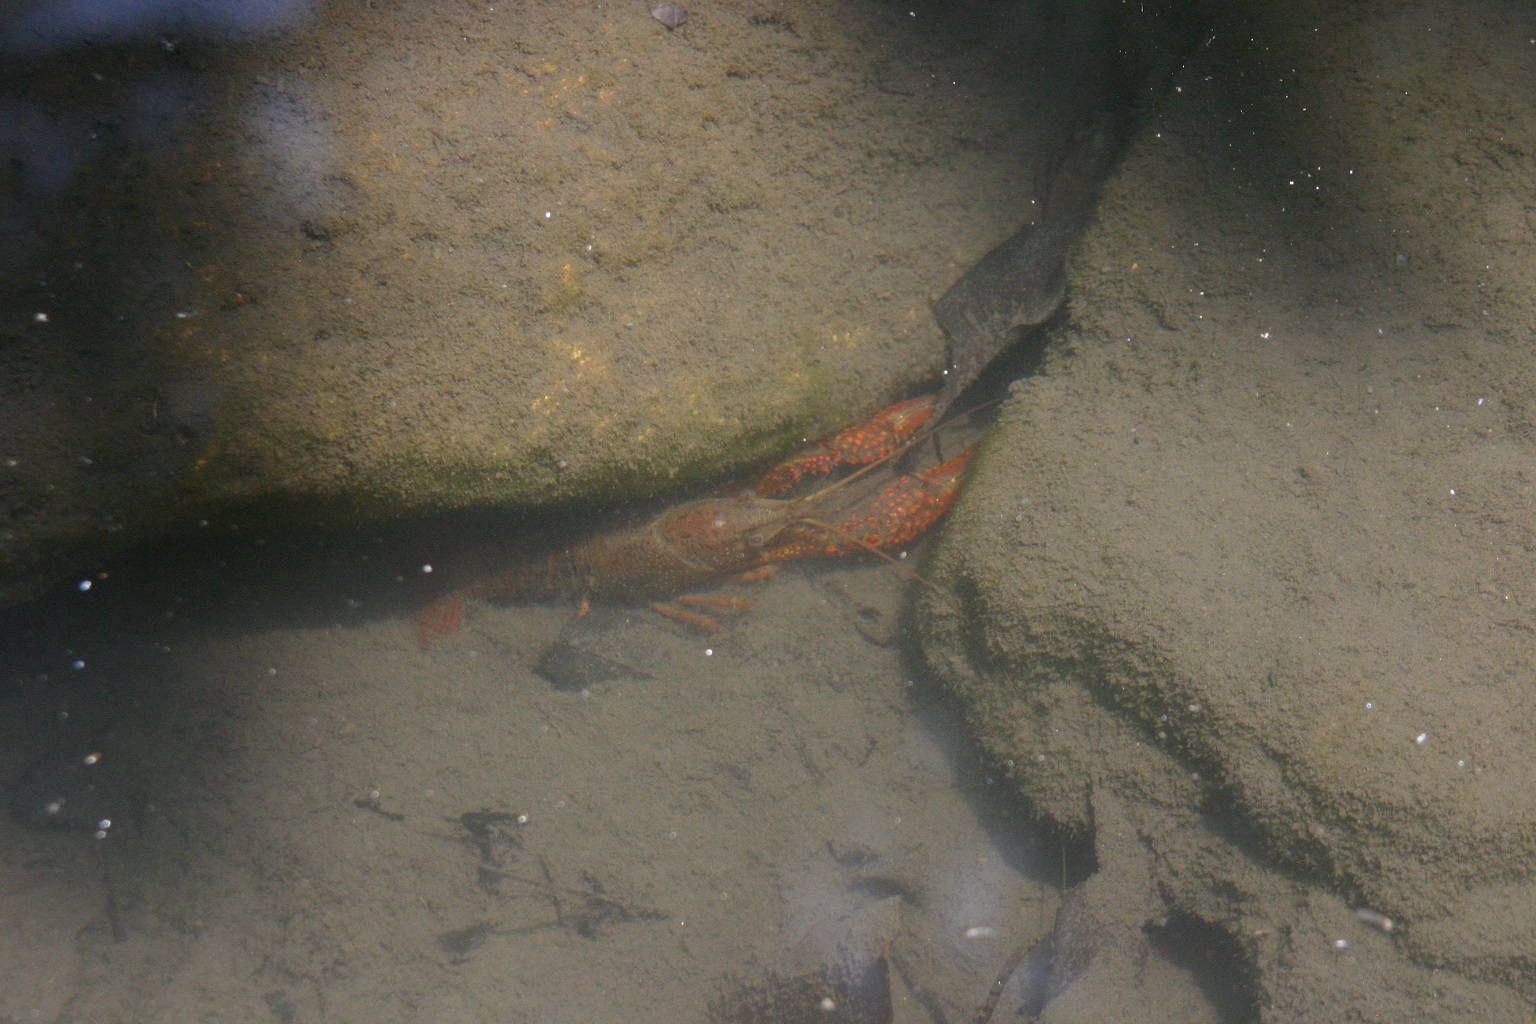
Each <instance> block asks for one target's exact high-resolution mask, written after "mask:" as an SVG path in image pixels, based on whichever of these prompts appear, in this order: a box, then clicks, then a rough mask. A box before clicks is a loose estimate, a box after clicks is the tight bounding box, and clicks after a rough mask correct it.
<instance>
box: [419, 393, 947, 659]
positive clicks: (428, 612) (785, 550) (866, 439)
mask: <svg viewBox="0 0 1536 1024" xmlns="http://www.w3.org/2000/svg"><path fill="white" fill-rule="evenodd" d="M934 408H935V406H934V399H933V398H932V396H925V397H921V398H912V399H908V400H907V401H905V402H898V403H897V404H895V405H893V406H890V407H888V408H886V409H885V410H883V411H882V412H880V413H879V414H878V415H877V416H875V417H874V418H873V419H871V420H869V421H868V422H867V423H863V424H860V425H858V426H856V427H850V428H849V429H847V430H845V431H843V432H842V433H840V434H838V435H836V436H835V437H832V438H830V439H829V440H826V441H823V442H821V443H819V444H816V445H814V446H812V447H811V448H809V449H807V450H806V451H805V452H803V453H801V454H800V455H799V456H797V457H795V458H793V459H790V460H789V461H787V462H784V463H782V464H780V465H778V466H775V467H774V468H772V469H770V470H768V471H767V472H765V473H762V474H759V475H758V476H757V477H755V478H754V479H753V480H752V481H751V482H750V484H749V486H748V487H747V488H745V489H743V490H741V491H740V492H739V493H736V494H734V495H730V496H724V497H718V496H717V497H711V498H701V499H699V500H696V501H688V502H684V503H683V504H681V505H676V506H674V507H672V508H670V509H668V510H667V511H665V512H663V513H661V514H660V515H658V516H656V517H655V518H654V519H652V520H650V521H649V522H647V523H644V524H643V525H641V526H637V527H633V528H631V529H627V530H619V531H616V532H613V533H608V534H603V535H601V536H597V537H593V538H591V539H589V540H587V541H584V542H583V543H580V544H577V545H574V546H573V547H570V548H567V549H565V550H563V551H559V552H555V553H552V554H549V555H545V556H543V557H540V558H535V559H531V560H529V561H526V562H524V563H522V564H519V565H517V566H514V567H513V568H512V569H510V570H508V571H506V572H503V573H500V574H498V575H495V576H492V577H488V578H486V579H483V580H479V581H476V582H474V583H471V584H470V585H469V586H467V587H464V588H463V589H461V590H459V591H456V592H455V593H453V594H450V595H448V596H447V597H445V598H442V599H440V600H438V601H435V602H434V603H432V604H431V605H428V606H427V607H426V608H424V609H423V610H422V611H421V612H420V613H419V614H418V615H417V617H416V621H417V626H418V637H419V639H420V642H421V643H422V645H423V646H425V645H426V644H428V643H430V642H431V641H432V640H433V639H435V638H437V637H441V636H448V635H451V634H453V633H456V632H458V631H459V629H460V627H461V626H462V624H463V619H464V602H465V600H466V599H467V598H473V599H477V600H494V601H506V600H520V599H522V600H539V599H549V598H576V599H578V600H582V601H586V600H588V599H591V598H608V599H615V600H621V601H652V600H656V599H660V598H674V597H677V596H678V595H681V594H686V593H687V592H688V591H690V590H695V589H698V588H701V587H707V586H712V585H715V584H719V583H723V582H726V581H729V580H732V579H742V578H752V577H753V576H754V575H766V574H767V573H768V572H771V571H772V570H773V568H775V567H777V566H778V565H779V564H781V563H783V562H788V561H794V560H797V559H804V558H833V557H837V556H840V555H847V554H853V553H856V552H860V551H886V550H889V549H892V548H899V547H901V546H903V545H905V544H909V543H911V542H912V541H913V540H915V539H917V538H918V537H920V536H921V535H922V534H923V533H924V532H926V531H927V530H929V529H930V528H931V527H933V525H934V524H935V523H937V522H938V521H939V520H940V519H941V518H943V516H944V513H946V512H948V511H949V508H950V506H951V505H953V504H954V503H955V498H956V497H957V496H958V495H959V493H960V477H961V475H962V474H963V473H964V471H965V467H966V466H967V465H968V464H969V463H970V461H971V457H972V455H974V454H975V450H976V446H975V445H974V444H973V445H971V446H970V447H967V448H966V449H964V450H963V451H961V452H960V453H959V454H958V455H956V456H954V457H953V458H951V459H949V460H948V461H946V462H942V463H940V464H938V465H936V466H932V467H929V468H928V469H924V470H919V471H917V472H913V473H909V474H906V475H904V476H898V477H896V478H895V479H894V480H891V481H889V482H888V483H886V484H885V485H884V486H883V487H881V488H880V489H879V490H877V491H876V492H875V493H874V494H873V495H872V496H866V497H864V498H862V499H859V500H854V501H849V500H848V499H847V497H846V494H847V493H848V491H849V485H850V484H851V483H853V482H854V481H855V480H856V479H857V478H859V477H861V476H863V475H864V474H867V473H868V472H869V471H870V470H872V469H875V468H878V467H879V466H882V465H884V464H886V463H888V462H889V461H890V460H891V459H892V458H894V457H895V456H896V455H899V454H901V453H902V452H903V451H906V450H907V449H908V448H909V447H910V446H911V445H912V444H913V443H914V440H915V439H916V438H917V437H918V431H919V430H920V429H921V428H922V427H923V426H924V425H925V424H927V423H928V421H929V420H930V419H932V417H933V413H934ZM839 470H849V471H851V472H850V473H849V475H848V476H846V477H844V478H843V479H841V480H838V481H836V482H834V483H832V484H829V485H827V486H825V487H822V488H821V489H819V490H816V491H814V492H812V493H809V494H805V495H802V496H798V497H793V496H792V497H783V496H782V495H786V494H792V493H793V492H794V491H796V490H799V489H803V484H804V482H805V481H808V480H811V479H814V478H817V477H823V476H826V475H828V474H831V473H833V472H836V471H839ZM694 603H699V602H694ZM651 607H652V608H653V609H654V610H656V611H658V612H662V613H663V614H666V615H670V616H671V617H673V618H681V619H683V620H685V621H689V622H691V623H692V624H693V625H695V626H699V627H700V628H704V629H708V628H709V627H710V625H711V620H709V619H707V618H705V617H704V616H702V615H698V614H695V613H689V612H685V611H682V610H681V609H676V608H671V607H668V606H659V605H654V604H653V605H652V606H651Z"/></svg>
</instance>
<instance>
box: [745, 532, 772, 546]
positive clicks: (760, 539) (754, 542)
mask: <svg viewBox="0 0 1536 1024" xmlns="http://www.w3.org/2000/svg"><path fill="white" fill-rule="evenodd" d="M766 543H768V538H767V537H765V536H763V535H762V534H760V533H749V534H748V535H747V547H750V548H760V547H762V546H763V545H764V544H766Z"/></svg>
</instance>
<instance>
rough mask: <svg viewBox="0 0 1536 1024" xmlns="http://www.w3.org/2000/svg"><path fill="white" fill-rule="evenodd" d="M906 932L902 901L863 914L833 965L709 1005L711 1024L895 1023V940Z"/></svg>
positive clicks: (765, 982)
mask: <svg viewBox="0 0 1536 1024" xmlns="http://www.w3.org/2000/svg"><path fill="white" fill-rule="evenodd" d="M900 931H901V899H900V897H894V896H893V897H891V898H889V899H884V900H881V901H880V902H879V903H876V904H874V905H873V906H871V907H869V908H868V909H866V910H864V911H863V912H861V913H860V914H859V915H858V916H857V917H856V918H855V920H854V923H853V925H852V927H851V928H850V929H849V931H848V935H847V936H846V937H845V938H844V939H843V940H842V942H840V943H838V946H837V954H836V956H835V957H834V958H833V961H832V963H830V964H828V965H826V966H824V967H822V968H821V969H820V970H817V971H812V972H810V973H808V974H797V975H794V976H791V977H782V976H779V975H776V974H773V973H769V974H768V975H767V976H766V977H765V978H763V979H762V980H761V981H757V982H752V983H750V984H746V985H741V986H739V987H737V988H736V989H735V990H733V991H732V992H730V993H728V994H727V995H725V996H723V997H722V998H720V999H718V1000H716V1001H715V1002H712V1003H711V1004H710V1005H709V1020H710V1021H711V1024H891V1021H892V1020H893V1019H894V1018H895V1008H894V1005H893V1003H892V1001H891V965H890V956H889V954H890V949H891V943H892V942H894V941H895V940H896V936H897V934H898V933H899V932H900Z"/></svg>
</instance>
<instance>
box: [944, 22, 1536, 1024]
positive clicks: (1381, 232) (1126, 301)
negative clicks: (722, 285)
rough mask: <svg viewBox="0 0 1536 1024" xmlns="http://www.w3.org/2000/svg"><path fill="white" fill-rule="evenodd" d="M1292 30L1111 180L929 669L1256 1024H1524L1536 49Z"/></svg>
mask: <svg viewBox="0 0 1536 1024" xmlns="http://www.w3.org/2000/svg"><path fill="white" fill-rule="evenodd" d="M1268 10H1269V11H1270V12H1271V13H1270V16H1268V17H1266V18H1262V19H1259V20H1258V21H1257V22H1256V23H1255V24H1254V26H1253V27H1252V33H1253V34H1252V36H1251V37H1250V30H1249V29H1248V28H1245V29H1244V31H1242V32H1235V31H1229V32H1226V33H1225V34H1224V33H1223V32H1222V30H1221V29H1218V30H1217V31H1216V33H1215V36H1214V38H1215V39H1216V40H1217V42H1216V43H1213V44H1212V45H1211V46H1210V47H1208V48H1207V50H1206V52H1205V53H1204V54H1203V56H1202V57H1201V60H1200V63H1199V64H1198V66H1195V67H1191V68H1190V69H1189V70H1188V72H1187V73H1186V74H1185V75H1184V76H1183V77H1182V78H1181V81H1180V89H1179V91H1178V92H1177V93H1176V94H1175V96H1174V98H1173V99H1172V101H1171V102H1170V104H1169V106H1168V108H1167V110H1166V111H1165V112H1164V113H1163V114H1162V115H1161V116H1160V118H1159V119H1158V122H1157V123H1156V124H1155V125H1153V126H1152V127H1151V128H1150V129H1149V130H1147V131H1146V132H1144V133H1143V134H1142V136H1141V137H1140V138H1139V139H1138V141H1137V143H1136V144H1135V146H1134V148H1133V151H1132V153H1131V154H1130V156H1129V157H1128V159H1127V162H1126V165H1125V166H1124V168H1123V170H1122V173H1121V176H1120V178H1119V179H1118V180H1117V181H1116V182H1115V183H1113V184H1112V185H1111V187H1110V190H1109V195H1108V196H1107V198H1106V200H1105V203H1104V207H1103V208H1102V210H1101V223H1100V224H1099V226H1098V227H1097V228H1096V229H1095V230H1094V231H1092V232H1091V233H1090V235H1089V236H1088V237H1087V238H1086V239H1085V241H1084V244H1083V245H1082V247H1081V251H1080V252H1079V254H1078V258H1077V260H1076V264H1075V266H1074V268H1073V277H1072V289H1073V291H1072V314H1071V315H1072V323H1071V325H1070V327H1069V328H1067V329H1066V331H1065V332H1064V334H1063V336H1062V337H1061V338H1059V339H1058V341H1057V343H1056V345H1055V346H1054V348H1053V350H1052V351H1051V353H1050V355H1049V357H1048V359H1047V361H1046V364H1045V367H1044V369H1043V371H1042V373H1041V374H1040V375H1039V376H1038V377H1036V378H1034V379H1033V380H1031V381H1029V382H1027V383H1025V384H1022V385H1020V386H1019V387H1018V388H1017V389H1016V393H1015V395H1014V396H1013V398H1012V399H1011V401H1010V402H1009V404H1008V405H1007V407H1006V408H1005V409H1004V411H1003V413H1002V415H1001V418H1000V423H999V425H998V428H997V431H996V434H995V436H994V437H993V438H992V439H991V441H990V443H989V445H988V447H987V448H986V449H985V451H984V452H983V454H982V455H981V457H979V458H978V460H977V464H976V468H975V472H974V477H973V479H972V480H971V482H970V483H969V484H968V487H967V491H966V493H965V496H964V498H963V500H962V503H961V505H960V506H959V507H958V508H957V509H956V511H955V513H954V514H953V518H952V521H951V523H950V527H949V529H948V531H947V533H946V536H945V540H944V542H943V546H942V549H941V551H940V552H939V554H938V558H937V561H936V566H935V578H936V580H937V581H938V582H939V583H940V585H941V586H942V587H943V588H944V589H945V590H946V591H947V593H946V594H945V595H943V596H933V595H926V594H925V595H923V596H922V597H921V601H922V606H923V612H922V615H921V617H920V626H921V630H922V634H923V639H922V642H923V646H924V649H925V652H926V654H927V657H928V659H929V661H930V663H931V664H932V665H933V667H934V669H935V670H936V672H937V673H938V675H939V676H940V677H941V678H942V679H944V680H945V681H946V682H947V683H948V684H949V685H950V686H952V687H953V688H954V690H955V691H956V692H957V693H958V694H959V695H960V696H961V698H962V699H963V700H964V701H965V703H966V704H967V706H968V711H969V715H970V717H971V720H972V722H973V724H974V726H975V728H976V730H977V732H978V734H979V736H980V738H981V740H982V742H983V743H984V745H985V746H986V747H987V748H988V750H989V751H990V752H991V753H992V754H993V755H994V756H996V757H997V758H998V759H1000V760H1001V761H1002V762H1003V763H1004V765H1005V766H1006V767H1007V768H1008V769H1009V770H1010V771H1011V774H1012V777H1013V779H1014V782H1015V784H1016V785H1017V786H1018V787H1019V788H1020V789H1021V791H1022V792H1023V793H1024V794H1025V795H1026V796H1027V797H1028V798H1029V799H1030V800H1031V801H1032V802H1033V804H1034V806H1035V807H1036V809H1037V810H1038V811H1039V812H1040V813H1041V814H1042V815H1044V816H1046V817H1048V818H1049V819H1052V820H1054V821H1057V822H1060V823H1063V824H1065V825H1067V826H1070V827H1072V828H1075V829H1080V830H1084V831H1085V832H1086V831H1089V830H1092V829H1093V828H1094V827H1095V826H1096V825H1097V824H1098V822H1097V821H1096V816H1095V814H1094V810H1093V809H1094V807H1095V806H1096V804H1095V798H1096V794H1102V795H1106V796H1107V797H1110V798H1113V799H1114V800H1116V801H1117V802H1118V804H1120V805H1122V806H1124V808H1125V815H1126V817H1127V818H1128V820H1130V821H1131V822H1132V823H1133V830H1134V842H1133V843H1132V847H1134V849H1136V850H1137V851H1143V850H1150V851H1151V853H1152V858H1151V867H1150V869H1149V871H1150V875H1151V878H1150V880H1149V882H1148V883H1147V884H1148V886H1149V888H1150V889H1151V890H1152V891H1153V892H1155V894H1156V895H1157V902H1158V904H1159V905H1160V907H1161V908H1162V912H1163V913H1165V914H1173V915H1188V916H1192V917H1195V918H1198V919H1200V920H1202V921H1206V922H1209V923H1212V924H1216V925H1218V926H1219V927H1220V928H1222V929H1223V930H1224V931H1225V933H1226V934H1227V935H1228V937H1229V939H1230V941H1231V942H1232V943H1233V944H1234V946H1235V947H1236V948H1238V949H1239V950H1240V951H1241V952H1242V955H1243V957H1244V958H1245V959H1246V960H1247V961H1248V963H1249V964H1250V965H1251V966H1252V968H1253V970H1254V972H1255V977H1256V991H1257V993H1258V996H1257V1002H1258V1005H1259V1006H1260V1008H1261V1010H1262V1016H1264V1018H1265V1019H1267V1020H1276V1021H1279V1020H1339V1019H1350V1017H1351V1015H1360V1016H1361V1017H1362V1019H1367V1018H1369V1017H1370V1016H1372V1015H1380V1016H1383V1017H1387V1018H1391V1019H1394V1020H1405V1019H1418V1020H1437V1021H1474V1020H1478V1021H1488V1020H1499V1021H1513V1020H1528V1019H1529V1018H1530V1013H1531V1005H1532V1003H1533V1002H1536V955H1533V950H1536V915H1533V914H1532V912H1531V908H1532V907H1536V737H1533V735H1532V732H1531V729H1530V724H1529V723H1530V721H1531V720H1532V718H1533V714H1536V697H1533V690H1532V688H1531V685H1530V684H1531V680H1532V679H1533V678H1536V653H1533V647H1532V644H1531V640H1530V638H1531V629H1532V614H1533V609H1536V594H1533V593H1532V592H1531V591H1530V581H1531V580H1532V579H1536V534H1533V532H1532V530H1531V528H1530V524H1529V507H1530V500H1531V487H1532V484H1533V477H1532V472H1531V469H1530V446H1529V439H1530V437H1531V436H1532V429H1533V427H1536V423H1533V420H1532V417H1531V412H1530V408H1531V403H1530V397H1529V396H1530V395H1531V393H1532V389H1533V386H1536V355H1533V353H1532V351H1531V349H1530V344H1529V326H1528V325H1529V324H1530V323H1531V322H1533V321H1536V301H1533V299H1536V295H1533V290H1532V285H1531V283H1530V282H1531V280H1532V278H1531V276H1530V274H1529V269H1530V267H1531V265H1532V261H1533V257H1536V246H1533V244H1532V241H1531V238H1530V236H1529V234H1528V233H1525V232H1521V231H1509V230H1507V229H1506V227H1501V225H1507V223H1508V221H1509V219H1510V217H1512V216H1513V217H1516V219H1517V220H1518V219H1519V218H1521V217H1523V216H1524V214H1516V213H1515V211H1517V210H1523V209H1524V206H1523V203H1524V200H1523V199H1522V197H1526V196H1529V195H1530V194H1531V193H1532V186H1533V184H1536V165H1533V164H1532V162H1531V160H1530V159H1529V157H1528V155H1526V154H1529V153H1531V152H1536V135H1533V134H1532V132H1531V128H1530V126H1531V125H1532V124H1533V123H1536V120H1533V119H1532V116H1531V115H1532V114H1533V113H1536V111H1533V110H1532V109H1531V101H1530V98H1529V96H1528V95H1526V94H1525V93H1524V92H1522V91H1520V89H1518V88H1517V87H1515V86H1513V85H1512V84H1511V83H1510V81H1508V80H1507V79H1506V78H1505V77H1504V76H1505V75H1506V74H1507V73H1508V71H1509V69H1511V68H1513V67H1515V66H1516V65H1517V64H1518V63H1519V61H1520V60H1521V59H1522V58H1521V57H1520V56H1519V54H1520V53H1522V52H1523V51H1519V50H1518V48H1517V47H1516V43H1515V41H1514V37H1513V36H1512V35H1510V34H1509V33H1506V32H1505V31H1503V29H1504V28H1507V27H1508V24H1507V23H1506V21H1505V20H1501V19H1503V18H1504V17H1505V16H1503V15H1497V14H1495V13H1492V12H1489V11H1485V12H1484V13H1483V16H1479V17H1474V16H1473V15H1471V14H1462V15H1458V16H1457V17H1454V18H1450V19H1448V21H1447V22H1446V23H1442V22H1440V21H1436V22H1435V25H1434V32H1433V33H1429V32H1428V31H1427V26H1426V25H1425V24H1423V23H1421V22H1420V21H1419V20H1418V19H1417V16H1412V15H1408V14H1404V13H1402V12H1401V11H1400V10H1399V9H1397V8H1395V7H1387V6H1378V7H1376V8H1351V10H1350V12H1349V13H1348V15H1347V17H1346V15H1345V14H1343V13H1341V12H1339V11H1337V10H1335V9H1333V8H1327V7H1325V6H1323V5H1316V4H1289V5H1282V6H1277V7H1272V8H1269V9H1268ZM1484 16H1485V18H1484ZM1509 17H1513V15H1509ZM1501 26H1502V27H1501ZM1250 38H1252V39H1253V40H1254V41H1253V42H1252V43H1249V42H1247V40H1248V39H1250ZM1524 39H1525V37H1524V36H1522V37H1521V39H1520V45H1522V46H1523V45H1525V44H1524ZM1266 53H1268V54H1278V55H1282V56H1278V57H1273V58H1270V57H1266V56H1265V54H1266ZM1469 67H1475V68H1476V69H1477V70H1476V71H1475V72H1469V71H1468V70H1467V69H1468V68H1469ZM1452 68H1454V69H1456V70H1455V73H1454V75H1453V74H1452V73H1451V69H1452ZM1419 90H1423V91H1425V92H1430V93H1433V94H1434V95H1435V96H1437V97H1438V100H1437V102H1436V103H1435V104H1433V105H1431V104H1419V103H1414V102H1410V101H1405V100H1402V99H1401V98H1400V97H1402V96H1404V95H1406V94H1409V93H1416V92H1417V91H1419ZM1496 140H1497V141H1496ZM1515 153H1518V154H1521V155H1520V156H1515V155H1513V154H1515ZM1499 154H1503V155H1499ZM1469 168H1471V170H1469ZM1453 222H1454V223H1455V224H1456V225H1457V228H1456V230H1454V231H1451V230H1447V226H1448V225H1449V224H1450V223H1453ZM1101 848H1102V844H1101ZM1111 849H1113V847H1111ZM1138 855H1141V854H1138ZM1101 856H1102V854H1101ZM1128 906H1132V907H1134V906H1137V904H1136V903H1135V902H1134V901H1132V902H1131V903H1129V904H1128ZM1355 910H1363V911H1366V912H1367V913H1366V914H1365V915H1364V916H1359V917H1357V916H1355V915H1354V913H1353V911H1355ZM1127 913H1132V911H1127ZM1136 913H1140V912H1139V911H1137V912H1136ZM1143 916H1147V915H1143ZM1152 916H1154V917H1155V915H1152ZM1383 917H1385V918H1386V919H1390V921H1391V922H1392V927H1391V930H1390V932H1384V931H1383V930H1382V929H1383V924H1384V922H1383V920H1382V918H1383ZM1129 923H1130V924H1133V925H1137V926H1139V925H1141V924H1142V923H1144V922H1143V920H1142V917H1137V918H1136V919H1135V920H1133V921H1130V922H1129Z"/></svg>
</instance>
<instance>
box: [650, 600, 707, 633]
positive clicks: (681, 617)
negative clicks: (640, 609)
mask: <svg viewBox="0 0 1536 1024" xmlns="http://www.w3.org/2000/svg"><path fill="white" fill-rule="evenodd" d="M646 607H647V608H649V609H650V610H651V611H653V612H655V613H656V614H657V615H662V616H665V617H666V618H669V619H671V620H672V621H673V622H681V623H682V624H683V625H685V626H687V627H688V628H690V629H696V630H698V631H699V632H700V633H703V634H704V635H705V636H717V635H718V634H720V633H721V632H723V630H722V629H721V627H720V623H718V622H716V621H715V620H714V619H712V618H710V617H709V616H708V615H700V614H699V613H698V612H690V611H688V610H687V609H686V608H679V607H677V606H676V605H670V604H662V603H661V602H659V601H654V602H652V603H651V604H648V605H646Z"/></svg>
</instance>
